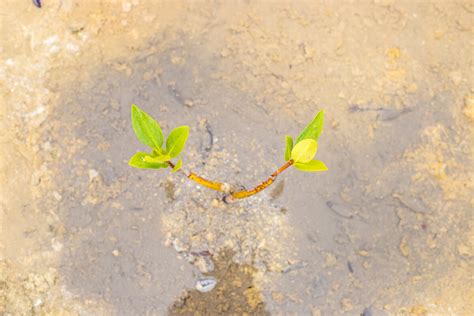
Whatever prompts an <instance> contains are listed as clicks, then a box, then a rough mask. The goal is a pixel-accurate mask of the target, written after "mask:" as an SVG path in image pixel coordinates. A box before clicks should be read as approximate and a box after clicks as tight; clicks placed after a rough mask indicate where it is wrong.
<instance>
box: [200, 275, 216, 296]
mask: <svg viewBox="0 0 474 316" xmlns="http://www.w3.org/2000/svg"><path fill="white" fill-rule="evenodd" d="M216 284H217V280H216V279H215V278H213V277H206V278H202V279H199V280H198V281H197V282H196V290H198V291H199V292H202V293H206V292H210V291H212V290H213V289H214V288H215V287H216Z"/></svg>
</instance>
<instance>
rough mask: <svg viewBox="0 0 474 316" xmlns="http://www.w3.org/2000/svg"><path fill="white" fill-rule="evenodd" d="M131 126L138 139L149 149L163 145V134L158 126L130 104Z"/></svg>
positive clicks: (148, 116)
mask: <svg viewBox="0 0 474 316" xmlns="http://www.w3.org/2000/svg"><path fill="white" fill-rule="evenodd" d="M132 126H133V130H134V131H135V134H136V135H137V137H138V139H139V140H140V141H141V142H142V143H143V144H145V145H147V146H148V147H151V148H160V147H161V145H163V140H164V137H163V132H162V131H161V128H160V125H158V123H157V122H156V121H155V120H154V119H153V118H152V117H151V116H150V115H148V114H147V113H145V112H144V111H142V110H140V108H139V107H138V106H136V105H135V104H132Z"/></svg>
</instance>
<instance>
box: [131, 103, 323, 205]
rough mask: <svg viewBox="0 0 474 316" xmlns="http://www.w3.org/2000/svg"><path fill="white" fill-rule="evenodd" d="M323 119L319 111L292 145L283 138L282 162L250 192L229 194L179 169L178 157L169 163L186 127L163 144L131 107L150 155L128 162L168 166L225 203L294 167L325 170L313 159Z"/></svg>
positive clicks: (139, 165) (142, 115)
mask: <svg viewBox="0 0 474 316" xmlns="http://www.w3.org/2000/svg"><path fill="white" fill-rule="evenodd" d="M323 120H324V112H323V111H320V112H319V113H318V114H317V115H316V116H315V117H314V119H313V120H312V121H311V123H309V124H308V126H306V128H305V129H304V130H303V131H302V132H301V134H300V135H299V136H298V138H296V142H295V144H294V146H293V138H291V136H288V135H287V136H286V137H285V138H286V148H285V155H284V157H285V161H286V162H285V164H284V165H283V166H281V167H280V168H279V169H278V170H277V171H275V172H274V173H272V174H271V175H270V177H269V178H268V179H267V180H265V181H263V182H262V183H260V184H259V185H257V186H255V187H254V188H252V189H248V190H246V189H243V190H237V191H229V186H228V185H227V184H225V183H222V182H217V181H211V180H208V179H205V178H203V177H201V176H199V175H197V174H195V173H194V172H191V171H184V170H183V169H181V167H182V163H183V161H182V159H181V158H179V159H178V161H177V162H176V163H173V162H172V161H171V160H172V159H173V158H178V157H179V154H180V153H181V152H182V151H183V149H184V146H185V145H186V140H187V139H188V135H189V127H188V126H179V127H176V128H175V129H173V130H172V131H171V132H170V134H169V135H168V138H167V139H166V143H165V140H164V139H165V138H164V136H163V132H162V131H161V128H160V125H159V124H158V123H157V122H156V121H155V120H154V119H153V118H152V117H151V116H149V115H148V114H147V113H146V112H144V111H143V110H141V109H140V108H139V107H138V106H136V105H135V104H133V105H132V126H133V130H134V131H135V134H136V135H137V138H138V140H140V141H141V142H142V143H143V144H144V145H146V146H148V147H150V149H151V152H150V153H146V152H137V153H136V154H135V155H133V156H132V158H131V159H130V161H129V165H130V166H132V167H135V168H144V169H161V168H168V167H169V168H171V172H177V171H180V172H182V173H183V174H184V175H185V176H186V177H188V178H189V179H191V180H193V181H195V182H196V183H198V184H200V185H202V186H205V187H207V188H210V189H213V190H216V191H222V192H225V193H226V194H225V195H224V197H223V200H224V201H225V202H226V203H230V202H233V201H235V200H238V199H243V198H246V197H249V196H252V195H254V194H256V193H258V192H260V191H262V190H263V189H265V188H266V187H268V186H269V185H271V184H272V183H273V182H274V181H275V180H276V178H277V176H278V175H279V174H280V173H282V172H283V171H285V170H286V169H287V168H288V167H290V166H294V167H295V168H296V169H298V170H301V171H305V172H316V171H325V170H328V168H327V167H326V165H325V164H324V163H323V162H322V161H320V160H314V159H313V158H314V157H315V155H316V151H317V149H318V138H319V135H320V134H321V132H322V127H323Z"/></svg>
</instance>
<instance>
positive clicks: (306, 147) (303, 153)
mask: <svg viewBox="0 0 474 316" xmlns="http://www.w3.org/2000/svg"><path fill="white" fill-rule="evenodd" d="M317 150H318V143H317V142H316V141H315V140H313V139H310V138H307V139H303V140H302V141H300V142H299V143H297V144H296V145H295V147H294V148H293V149H292V150H291V155H290V159H293V161H294V162H295V168H296V169H298V170H301V171H306V172H316V171H325V170H328V167H327V166H326V165H325V164H324V162H322V161H320V160H313V158H314V156H316V151H317Z"/></svg>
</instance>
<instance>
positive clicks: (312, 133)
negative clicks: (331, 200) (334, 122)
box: [285, 111, 328, 172]
mask: <svg viewBox="0 0 474 316" xmlns="http://www.w3.org/2000/svg"><path fill="white" fill-rule="evenodd" d="M323 121H324V112H323V111H320V112H319V113H318V114H317V115H316V116H315V117H314V119H313V120H312V121H311V123H310V124H309V125H308V126H306V128H305V129H304V130H303V132H301V134H300V135H299V136H298V138H297V139H296V145H295V146H294V147H293V138H291V136H289V135H286V149H285V160H290V159H291V160H293V161H294V163H295V168H296V169H298V170H301V171H307V172H315V171H324V170H328V168H327V166H326V165H325V164H324V163H323V162H322V161H320V160H312V159H313V158H314V156H315V155H316V152H317V149H318V142H317V141H318V138H319V135H320V134H321V132H322V127H323Z"/></svg>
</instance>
